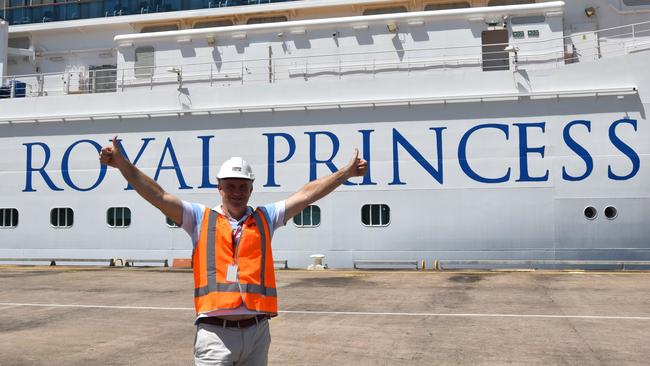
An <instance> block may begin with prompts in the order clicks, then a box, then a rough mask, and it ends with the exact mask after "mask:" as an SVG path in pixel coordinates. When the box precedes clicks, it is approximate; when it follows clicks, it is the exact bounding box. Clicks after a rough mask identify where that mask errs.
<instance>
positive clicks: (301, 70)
mask: <svg viewBox="0 0 650 366" xmlns="http://www.w3.org/2000/svg"><path fill="white" fill-rule="evenodd" d="M599 34H600V35H605V36H601V37H600V38H598V39H591V38H590V37H595V36H596V35H599ZM582 36H585V37H584V38H586V39H587V40H588V41H587V43H588V44H589V45H588V46H586V45H585V44H580V43H579V42H580V41H581V39H582V38H583V37H582ZM558 40H562V43H560V42H559V41H558ZM484 46H485V45H480V44H479V45H470V46H453V47H433V48H409V49H392V50H376V51H370V52H367V51H364V52H348V53H330V54H327V53H323V54H314V55H309V56H293V55H289V56H281V57H276V56H274V57H266V58H256V59H246V58H242V59H239V60H219V61H217V62H202V63H193V64H182V65H178V64H170V65H155V66H149V67H139V68H122V69H101V70H85V69H80V70H69V71H66V72H62V73H40V74H30V75H20V76H10V77H5V78H3V80H1V82H0V98H21V97H40V96H53V95H70V94H90V93H107V92H124V91H127V90H129V89H141V88H149V89H154V88H157V87H159V86H165V87H169V85H170V84H177V87H178V88H182V87H183V86H184V85H187V84H193V83H201V84H206V83H207V84H209V85H210V86H219V87H228V86H236V85H243V84H256V83H277V82H299V81H307V80H310V79H316V78H317V79H322V78H332V77H333V78H338V79H342V78H348V77H358V76H360V75H364V74H365V75H366V77H367V75H372V76H373V77H378V76H380V75H383V74H395V73H402V74H403V73H409V74H410V73H412V72H434V71H451V70H463V71H465V70H477V71H480V70H482V71H491V70H507V69H513V68H527V67H538V68H539V67H549V66H550V67H553V66H555V67H558V66H560V65H563V64H568V63H575V62H586V61H592V60H597V59H599V58H603V57H612V56H618V55H623V54H629V53H634V52H641V51H647V50H650V21H646V22H641V23H635V24H629V25H625V26H618V27H613V28H608V29H603V30H600V31H594V32H584V33H575V34H572V35H570V36H567V37H563V38H562V39H557V38H556V39H549V40H540V41H521V42H512V43H510V44H491V45H487V46H488V47H490V50H495V51H485V50H484V48H483V47H484ZM506 47H508V48H506ZM508 49H509V50H508ZM507 50H508V51H507Z"/></svg>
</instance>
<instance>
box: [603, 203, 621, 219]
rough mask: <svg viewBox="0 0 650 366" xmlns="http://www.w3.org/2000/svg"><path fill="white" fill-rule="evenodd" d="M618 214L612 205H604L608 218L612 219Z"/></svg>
mask: <svg viewBox="0 0 650 366" xmlns="http://www.w3.org/2000/svg"><path fill="white" fill-rule="evenodd" d="M616 216H618V210H617V209H616V207H614V206H607V207H605V217H607V218H608V219H610V220H614V219H615V218H616Z"/></svg>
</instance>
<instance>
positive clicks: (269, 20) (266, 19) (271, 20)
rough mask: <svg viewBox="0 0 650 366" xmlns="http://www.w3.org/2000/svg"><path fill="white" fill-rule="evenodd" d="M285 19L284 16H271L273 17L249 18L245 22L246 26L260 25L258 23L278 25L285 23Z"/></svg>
mask: <svg viewBox="0 0 650 366" xmlns="http://www.w3.org/2000/svg"><path fill="white" fill-rule="evenodd" d="M286 21H287V17H286V16H284V15H279V16H273V17H258V18H250V19H248V21H247V22H246V24H260V23H278V22H286Z"/></svg>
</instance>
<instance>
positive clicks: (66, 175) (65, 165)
mask: <svg viewBox="0 0 650 366" xmlns="http://www.w3.org/2000/svg"><path fill="white" fill-rule="evenodd" d="M81 143H88V144H91V145H93V146H94V147H95V149H96V150H97V152H98V153H99V152H100V151H102V146H101V145H100V144H98V143H97V142H95V141H93V140H79V141H77V142H75V143H74V144H72V145H70V147H68V149H67V150H66V151H65V153H64V154H63V161H61V174H62V175H63V181H65V183H66V184H67V185H68V186H70V188H72V189H74V190H75V191H81V192H87V191H91V190H93V189H95V188H96V187H97V186H98V185H99V184H100V183H101V182H102V181H103V180H104V177H105V176H106V165H104V164H100V165H99V177H97V180H96V181H95V184H93V185H92V186H90V187H89V188H81V187H79V186H77V185H76V184H74V182H72V178H70V169H69V168H70V153H72V149H74V148H75V146H77V145H79V144H81Z"/></svg>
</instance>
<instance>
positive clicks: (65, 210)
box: [50, 207, 74, 228]
mask: <svg viewBox="0 0 650 366" xmlns="http://www.w3.org/2000/svg"><path fill="white" fill-rule="evenodd" d="M73 223H74V212H73V211H72V209H71V208H70V207H56V208H53V209H52V211H50V225H52V226H54V227H58V228H68V227H72V224H73Z"/></svg>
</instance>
